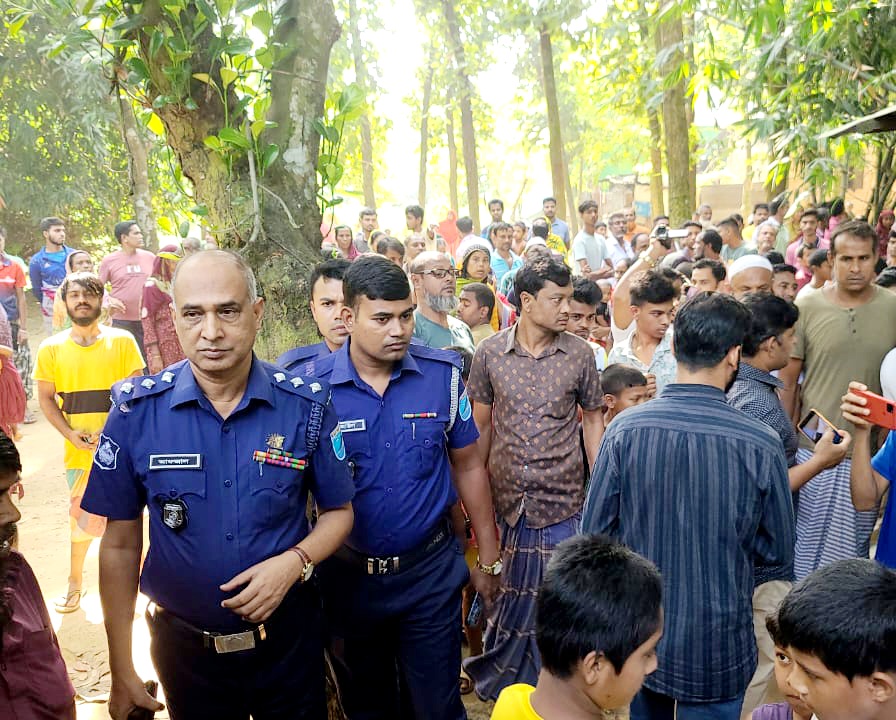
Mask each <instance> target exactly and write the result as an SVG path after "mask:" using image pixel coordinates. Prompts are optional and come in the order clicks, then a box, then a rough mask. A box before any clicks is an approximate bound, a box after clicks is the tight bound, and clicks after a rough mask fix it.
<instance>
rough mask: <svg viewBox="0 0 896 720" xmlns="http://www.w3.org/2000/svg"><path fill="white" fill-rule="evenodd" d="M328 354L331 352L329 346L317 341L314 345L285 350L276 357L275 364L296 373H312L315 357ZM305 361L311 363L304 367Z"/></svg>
mask: <svg viewBox="0 0 896 720" xmlns="http://www.w3.org/2000/svg"><path fill="white" fill-rule="evenodd" d="M330 354H332V353H331V352H330V348H329V347H327V343H325V342H319V343H314V345H304V346H303V347H297V348H293V349H292V350H287V351H286V352H285V353H283V354H282V355H281V356H280V357H278V358H277V362H276V363H275V365H279V366H280V367H282V368H284V369H285V370H289V371H290V372H292V373H296V374H297V375H312V374H314V371H313V370H312V369H311V368H312V367H313V363H314V361H315V360H316V359H317V358H323V357H326V356H327V355H330ZM307 363H312V365H310V366H308V367H307V368H306V367H304V366H305V365H306V364H307Z"/></svg>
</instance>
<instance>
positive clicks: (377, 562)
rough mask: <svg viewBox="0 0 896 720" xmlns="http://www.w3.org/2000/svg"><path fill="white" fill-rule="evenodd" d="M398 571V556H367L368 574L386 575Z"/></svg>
mask: <svg viewBox="0 0 896 720" xmlns="http://www.w3.org/2000/svg"><path fill="white" fill-rule="evenodd" d="M395 572H398V556H397V555H396V556H394V557H387V558H373V557H369V558H367V574H368V575H388V574H389V573H395Z"/></svg>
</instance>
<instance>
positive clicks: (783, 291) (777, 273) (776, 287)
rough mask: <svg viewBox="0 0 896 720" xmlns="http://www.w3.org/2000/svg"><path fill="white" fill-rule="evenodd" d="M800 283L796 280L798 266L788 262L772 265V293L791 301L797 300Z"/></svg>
mask: <svg viewBox="0 0 896 720" xmlns="http://www.w3.org/2000/svg"><path fill="white" fill-rule="evenodd" d="M798 290H799V283H798V282H797V280H796V268H795V267H794V266H793V265H788V264H787V263H775V264H773V265H772V294H773V295H777V296H778V297H779V298H784V299H785V300H788V301H790V302H793V301H795V300H796V294H797V291H798Z"/></svg>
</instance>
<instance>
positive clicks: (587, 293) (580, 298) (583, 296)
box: [572, 277, 604, 307]
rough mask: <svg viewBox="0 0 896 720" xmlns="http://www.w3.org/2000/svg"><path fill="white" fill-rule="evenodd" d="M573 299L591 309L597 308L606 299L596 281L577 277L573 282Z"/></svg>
mask: <svg viewBox="0 0 896 720" xmlns="http://www.w3.org/2000/svg"><path fill="white" fill-rule="evenodd" d="M572 299H573V300H575V301H576V302H580V303H582V304H583V305H588V306H589V307H597V306H598V305H599V304H600V303H601V301H602V300H603V299H604V294H603V292H602V291H601V289H600V286H599V285H598V284H597V283H596V282H594V280H589V279H588V278H584V277H577V278H575V279H574V280H573V281H572Z"/></svg>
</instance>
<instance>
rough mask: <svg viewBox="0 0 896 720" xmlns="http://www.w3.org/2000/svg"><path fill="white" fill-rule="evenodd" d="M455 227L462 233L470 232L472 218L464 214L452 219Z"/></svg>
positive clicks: (471, 229) (471, 230)
mask: <svg viewBox="0 0 896 720" xmlns="http://www.w3.org/2000/svg"><path fill="white" fill-rule="evenodd" d="M454 224H455V226H456V227H457V229H458V230H459V231H460V232H462V233H471V232H473V218H471V217H468V216H467V215H464V216H463V217H459V218H458V219H457V220H455V221H454Z"/></svg>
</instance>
